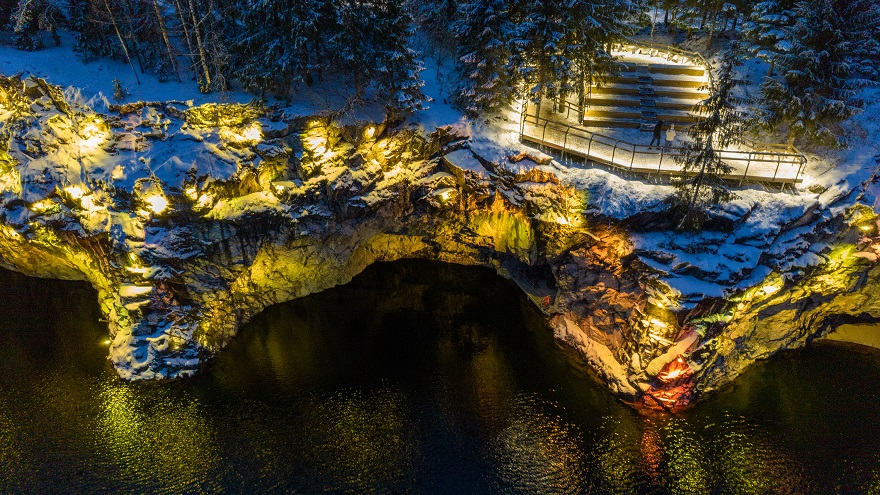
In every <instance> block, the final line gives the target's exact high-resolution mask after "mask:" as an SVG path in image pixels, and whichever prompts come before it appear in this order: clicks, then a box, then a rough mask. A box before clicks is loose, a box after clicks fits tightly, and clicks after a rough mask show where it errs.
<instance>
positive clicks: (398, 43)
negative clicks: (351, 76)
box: [373, 0, 428, 121]
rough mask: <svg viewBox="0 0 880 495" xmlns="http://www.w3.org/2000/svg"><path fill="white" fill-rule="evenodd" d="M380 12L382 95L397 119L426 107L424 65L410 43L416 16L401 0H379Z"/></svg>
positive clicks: (378, 77) (379, 82) (378, 68)
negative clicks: (407, 9)
mask: <svg viewBox="0 0 880 495" xmlns="http://www.w3.org/2000/svg"><path fill="white" fill-rule="evenodd" d="M375 4H376V9H377V11H378V13H379V14H378V15H377V16H376V20H377V23H376V24H375V25H374V26H373V29H374V30H376V34H377V36H376V38H375V39H377V40H378V41H379V43H378V46H376V47H375V48H376V56H377V59H376V63H377V66H376V82H377V85H378V93H379V94H378V96H379V98H380V99H382V100H384V101H385V102H386V108H387V110H388V111H389V114H390V120H391V121H396V120H399V119H400V118H403V117H405V116H407V115H409V114H411V113H413V112H415V111H416V110H422V109H423V108H424V102H425V101H427V99H428V97H427V96H425V94H424V93H423V92H422V87H423V86H424V85H425V83H424V81H422V79H421V77H420V76H419V73H420V72H421V71H423V70H424V65H423V64H422V62H421V61H420V60H418V58H417V57H418V53H416V51H415V50H413V49H411V48H410V47H409V39H410V37H411V36H412V34H413V22H412V17H411V16H410V15H409V13H408V12H407V11H406V10H405V9H404V8H403V4H402V2H400V1H399V0H375Z"/></svg>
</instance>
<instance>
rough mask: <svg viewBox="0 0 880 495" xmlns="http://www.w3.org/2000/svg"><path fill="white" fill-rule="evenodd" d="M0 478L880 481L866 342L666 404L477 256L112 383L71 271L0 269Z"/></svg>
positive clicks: (17, 482) (359, 484) (610, 487)
mask: <svg viewBox="0 0 880 495" xmlns="http://www.w3.org/2000/svg"><path fill="white" fill-rule="evenodd" d="M0 287H2V291H3V292H4V294H2V296H3V297H4V299H5V300H6V301H7V302H8V304H5V305H0V343H2V345H0V492H2V493H51V492H58V491H64V492H106V493H140V492H149V493H216V492H223V491H227V492H233V493H240V492H253V493H291V492H295V493H315V492H331V493H336V492H354V493H374V492H375V493H600V494H601V493H615V494H616V493H674V494H678V493H682V494H690V493H719V494H725V493H731V494H740V493H745V494H748V493H756V494H757V493H834V492H838V493H878V491H880V445H878V443H877V442H876V439H877V438H880V421H878V419H880V418H878V416H880V357H878V356H877V355H876V354H858V353H852V352H849V351H845V350H841V349H838V348H817V349H812V350H807V351H803V352H799V353H794V354H786V355H782V356H779V357H777V358H775V359H774V360H772V361H770V362H768V363H763V364H760V365H758V366H756V367H755V368H754V369H753V370H751V371H750V372H748V373H747V374H746V375H744V376H743V377H742V379H741V380H740V381H739V382H738V383H737V385H736V386H735V387H733V388H731V389H729V390H727V391H725V392H723V393H722V394H720V395H719V396H718V397H716V398H714V399H713V400H711V401H708V402H706V403H704V404H701V405H700V406H698V407H696V408H695V409H693V410H690V411H688V412H686V413H684V414H681V415H678V416H662V415H655V416H649V417H643V416H640V415H638V414H636V413H635V412H634V411H632V410H631V409H629V408H627V407H625V406H622V405H621V404H619V403H617V402H616V401H615V400H614V399H613V398H611V397H609V396H608V394H607V393H605V391H604V390H603V389H602V388H601V387H598V386H596V385H594V384H592V383H591V382H590V381H588V380H586V379H584V377H583V370H582V369H579V368H578V366H577V365H576V363H575V362H574V361H572V360H570V359H569V357H568V355H567V354H566V352H565V351H564V350H563V349H561V348H559V347H557V346H556V344H555V343H554V342H553V341H552V339H551V337H550V335H549V332H548V331H547V329H546V327H544V324H543V320H542V317H541V316H540V315H539V314H538V313H537V312H535V311H533V310H532V308H531V307H530V306H529V305H528V303H527V302H525V301H524V300H523V299H522V298H521V297H520V296H519V294H518V292H517V290H516V289H515V288H514V287H512V286H511V285H510V284H507V283H505V282H503V281H500V280H499V279H498V278H497V277H495V275H494V274H492V273H491V272H489V271H484V270H474V269H465V268H460V267H448V266H443V265H435V264H427V263H417V262H413V263H400V264H393V265H384V266H380V267H376V268H373V269H370V270H369V271H368V272H367V273H366V274H365V275H364V276H362V277H358V278H357V279H355V281H354V282H353V283H352V284H349V285H348V286H345V287H342V288H338V289H334V290H331V291H327V292H325V293H322V294H318V295H316V296H312V297H309V298H307V299H304V300H300V301H295V302H293V303H290V304H285V305H281V306H278V307H275V308H271V309H270V310H269V311H267V312H266V313H264V314H263V315H261V316H260V317H258V318H257V319H255V321H254V322H252V324H251V325H249V326H248V327H247V328H245V329H244V330H243V332H242V334H241V335H240V337H239V338H238V339H236V341H235V342H234V343H233V344H232V346H231V347H230V348H229V349H228V350H227V351H226V352H225V353H224V354H223V355H222V356H221V357H220V358H219V359H218V360H217V361H216V362H214V363H212V365H211V367H210V369H209V370H208V371H207V372H206V373H205V374H203V375H202V376H200V377H197V378H195V379H193V380H189V381H187V382H182V383H175V384H162V385H159V386H151V385H144V384H127V383H122V382H120V381H118V380H117V379H116V377H115V374H114V373H113V371H112V370H110V369H109V366H108V364H107V361H106V355H105V353H106V347H105V346H103V345H101V342H102V341H103V340H104V339H105V338H106V328H105V327H104V326H103V324H101V323H100V322H99V321H98V319H99V316H100V315H99V313H98V311H97V307H96V304H95V302H94V296H93V294H92V293H91V291H90V290H89V289H88V288H87V287H84V286H81V285H69V284H62V283H49V282H46V281H34V280H32V279H27V278H24V277H21V276H18V275H15V274H11V273H8V272H0Z"/></svg>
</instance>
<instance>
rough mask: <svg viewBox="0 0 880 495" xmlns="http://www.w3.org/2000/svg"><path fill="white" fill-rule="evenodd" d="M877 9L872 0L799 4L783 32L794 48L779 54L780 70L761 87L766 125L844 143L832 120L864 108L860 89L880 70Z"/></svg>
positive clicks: (819, 0) (812, 0)
mask: <svg viewBox="0 0 880 495" xmlns="http://www.w3.org/2000/svg"><path fill="white" fill-rule="evenodd" d="M878 13H880V12H878V8H877V4H876V2H874V1H873V0H803V1H801V2H798V4H797V5H796V7H795V16H796V21H795V22H794V24H793V25H792V26H791V27H790V28H787V29H785V31H784V32H785V39H786V40H787V41H788V42H790V43H791V49H790V50H789V51H787V52H786V53H784V54H782V55H780V56H779V57H778V62H777V64H778V65H779V68H780V70H779V74H778V75H777V76H776V77H768V78H767V79H766V80H765V82H764V84H763V86H762V93H763V95H764V100H765V111H764V112H763V114H762V120H763V123H764V124H765V125H766V126H768V127H771V128H774V127H778V126H780V125H787V126H788V129H789V132H790V133H791V134H792V135H793V136H804V135H806V136H808V137H810V138H811V139H814V140H817V141H819V142H823V143H827V144H831V143H834V142H836V143H838V144H843V139H842V137H841V136H840V135H839V134H840V133H839V132H837V131H835V130H834V129H833V124H834V123H836V122H839V121H840V120H842V119H845V118H848V117H850V116H852V115H854V114H856V113H858V112H859V111H860V106H861V103H860V102H859V100H858V99H857V92H858V90H859V89H861V88H863V87H865V86H866V85H868V84H871V80H870V79H869V77H872V76H876V74H877V53H878V51H877V43H876V39H874V38H873V37H875V36H876V32H877V31H878V30H880V15H878Z"/></svg>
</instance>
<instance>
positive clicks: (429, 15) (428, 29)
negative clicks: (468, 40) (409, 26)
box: [411, 0, 460, 46]
mask: <svg viewBox="0 0 880 495" xmlns="http://www.w3.org/2000/svg"><path fill="white" fill-rule="evenodd" d="M459 3H460V2H459V0H415V1H413V2H412V7H411V10H412V12H413V14H414V16H415V19H414V20H415V21H416V22H417V23H418V25H419V27H420V28H421V30H422V32H424V33H426V34H427V35H428V36H430V37H431V39H432V40H433V41H434V42H435V43H439V44H440V45H443V46H449V45H451V42H452V41H453V40H454V36H453V35H452V32H451V30H452V24H453V23H454V22H455V21H456V19H457V14H458V10H459V7H460V5H459Z"/></svg>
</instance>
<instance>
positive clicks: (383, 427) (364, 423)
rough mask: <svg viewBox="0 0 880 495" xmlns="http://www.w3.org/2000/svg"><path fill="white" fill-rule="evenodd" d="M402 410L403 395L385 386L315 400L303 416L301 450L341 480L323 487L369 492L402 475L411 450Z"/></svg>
mask: <svg viewBox="0 0 880 495" xmlns="http://www.w3.org/2000/svg"><path fill="white" fill-rule="evenodd" d="M407 411H408V407H407V404H406V396H405V395H404V394H401V393H399V392H396V391H394V390H392V389H391V388H387V387H386V388H382V389H379V390H375V391H371V392H365V391H362V390H343V391H340V392H337V393H336V394H333V395H332V396H329V397H325V398H322V399H318V400H316V401H315V402H314V403H313V404H312V407H311V409H310V410H309V411H308V412H307V413H306V418H307V419H306V421H305V422H304V424H306V425H307V426H310V427H311V430H310V431H308V432H307V434H306V438H307V440H306V441H307V442H308V443H309V445H308V449H307V450H306V451H307V452H308V454H307V455H308V456H309V457H310V458H311V463H312V464H313V467H314V468H316V469H317V470H318V471H322V472H323V473H322V474H325V475H330V477H331V478H332V479H333V480H336V482H337V483H339V484H340V485H341V486H333V487H328V489H330V490H331V491H337V490H345V491H355V492H370V491H373V490H375V487H377V486H381V485H382V484H388V483H389V482H394V481H397V482H399V481H401V480H404V479H405V477H406V475H407V474H408V473H409V472H410V471H411V465H410V460H411V459H412V457H413V455H414V453H415V451H416V441H415V438H414V436H413V435H412V431H411V430H410V426H409V425H411V421H408V420H407V417H406V415H407ZM316 427H317V428H316Z"/></svg>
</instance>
